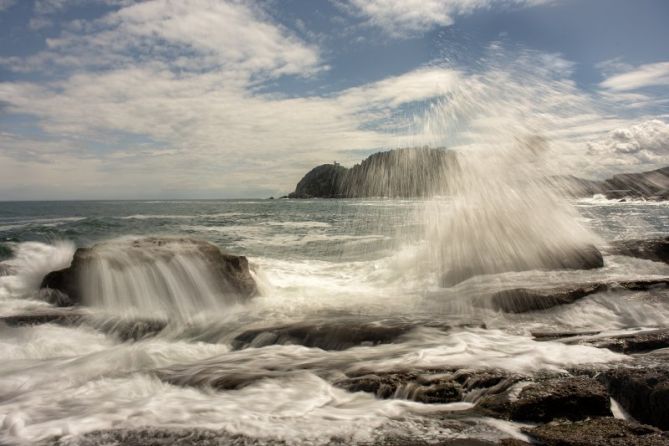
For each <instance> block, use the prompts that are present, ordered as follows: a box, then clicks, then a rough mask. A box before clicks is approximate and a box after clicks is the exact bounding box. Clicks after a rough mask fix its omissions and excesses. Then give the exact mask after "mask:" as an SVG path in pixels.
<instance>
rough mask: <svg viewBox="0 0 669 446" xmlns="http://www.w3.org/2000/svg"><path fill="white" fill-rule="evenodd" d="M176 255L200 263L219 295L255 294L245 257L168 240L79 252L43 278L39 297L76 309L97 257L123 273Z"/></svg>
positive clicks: (205, 245)
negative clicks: (115, 256)
mask: <svg viewBox="0 0 669 446" xmlns="http://www.w3.org/2000/svg"><path fill="white" fill-rule="evenodd" d="M110 251H111V253H112V254H110ZM114 252H118V253H121V254H120V255H123V256H124V259H123V261H120V260H119V261H115V259H114V258H113V255H114V254H113V253H114ZM177 255H181V256H191V257H195V258H198V259H201V260H203V261H204V263H205V265H206V266H207V268H209V270H210V272H211V273H212V275H213V277H215V279H216V282H217V286H218V287H219V289H220V291H221V293H222V294H233V295H236V296H239V297H241V298H249V297H252V296H254V295H255V294H257V285H256V283H255V280H254V279H253V276H252V275H251V272H250V269H249V263H248V260H247V259H246V257H244V256H236V255H232V254H227V253H224V252H222V251H221V250H220V249H219V248H218V247H217V246H215V245H213V244H211V243H208V242H205V241H202V240H194V239H185V238H168V237H165V238H160V237H148V238H142V239H132V240H125V239H121V240H111V241H108V242H103V243H100V244H97V245H94V246H93V247H91V248H79V249H77V250H76V252H75V253H74V257H73V259H72V263H71V264H70V266H69V267H68V268H65V269H62V270H59V271H52V272H50V273H48V274H47V275H46V276H45V277H44V279H43V280H42V283H41V286H40V288H42V289H43V290H41V291H40V294H41V295H42V296H43V297H44V299H45V300H47V301H49V302H51V303H52V304H54V305H58V306H73V305H80V304H82V303H83V302H84V296H83V294H84V292H83V285H82V278H84V277H87V276H88V274H89V271H90V269H91V268H95V267H96V265H97V263H98V261H99V259H100V258H101V257H103V256H106V257H105V258H106V260H107V261H108V262H109V265H110V268H113V269H115V270H118V271H123V270H124V269H126V268H136V267H139V266H149V265H152V264H153V263H155V262H156V261H158V260H161V261H166V262H169V260H170V259H172V258H174V257H175V256H177ZM110 256H111V258H110ZM45 290H46V291H45Z"/></svg>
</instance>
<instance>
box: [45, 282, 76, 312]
mask: <svg viewBox="0 0 669 446" xmlns="http://www.w3.org/2000/svg"><path fill="white" fill-rule="evenodd" d="M54 285H55V284H54ZM59 285H62V286H63V288H66V287H67V286H68V285H67V284H59ZM70 291H71V292H72V293H73V294H74V295H75V296H76V291H72V290H70ZM37 298H38V299H39V300H42V301H44V302H47V303H50V304H51V305H54V306H56V307H73V306H75V305H76V304H77V301H75V300H74V299H72V298H71V297H70V295H68V294H65V293H64V292H62V291H60V290H58V289H55V288H42V289H40V290H39V291H38V292H37Z"/></svg>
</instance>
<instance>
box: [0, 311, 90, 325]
mask: <svg viewBox="0 0 669 446" xmlns="http://www.w3.org/2000/svg"><path fill="white" fill-rule="evenodd" d="M85 316H86V313H83V312H81V311H78V310H69V309H68V310H64V309H58V308H53V309H48V310H38V311H34V312H31V313H24V314H16V315H12V316H3V317H0V322H4V323H5V324H7V325H9V326H10V327H20V326H26V325H42V324H59V325H66V326H71V325H77V324H79V323H80V322H81V321H82V320H83V319H84V317H85Z"/></svg>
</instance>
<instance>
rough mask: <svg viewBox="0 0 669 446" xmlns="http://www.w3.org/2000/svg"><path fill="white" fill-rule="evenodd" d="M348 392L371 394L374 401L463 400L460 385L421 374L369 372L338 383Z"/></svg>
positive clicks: (426, 401) (441, 376) (445, 377)
mask: <svg viewBox="0 0 669 446" xmlns="http://www.w3.org/2000/svg"><path fill="white" fill-rule="evenodd" d="M335 386H337V387H341V388H343V389H346V390H348V391H349V392H367V393H373V394H374V395H376V397H377V398H383V399H386V398H402V399H408V400H413V401H419V402H422V403H431V404H436V403H442V404H443V403H452V402H456V401H461V400H462V386H461V385H460V384H459V383H458V382H455V381H453V380H452V378H451V377H450V376H448V375H446V376H443V375H437V376H436V377H435V376H430V374H429V373H421V372H420V371H412V372H408V371H407V372H387V373H370V374H366V375H361V376H356V377H353V378H347V379H344V380H340V381H337V382H336V383H335Z"/></svg>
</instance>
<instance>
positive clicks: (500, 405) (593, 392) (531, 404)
mask: <svg viewBox="0 0 669 446" xmlns="http://www.w3.org/2000/svg"><path fill="white" fill-rule="evenodd" d="M478 407H479V408H481V409H485V410H488V411H490V412H492V413H493V414H495V415H496V416H501V417H503V418H507V419H511V420H514V421H534V422H547V421H551V420H553V419H559V418H566V419H569V420H582V419H585V418H588V417H593V416H610V415H611V407H610V400H609V395H608V392H607V390H606V387H604V385H602V384H600V383H599V382H597V380H595V379H592V378H588V377H566V378H553V379H548V380H544V381H539V382H535V383H531V384H528V385H527V386H525V387H523V388H522V390H521V391H520V393H519V395H518V396H517V397H514V396H512V395H510V394H509V393H502V394H496V395H488V396H485V397H483V398H482V399H481V400H480V401H479V403H478Z"/></svg>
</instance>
